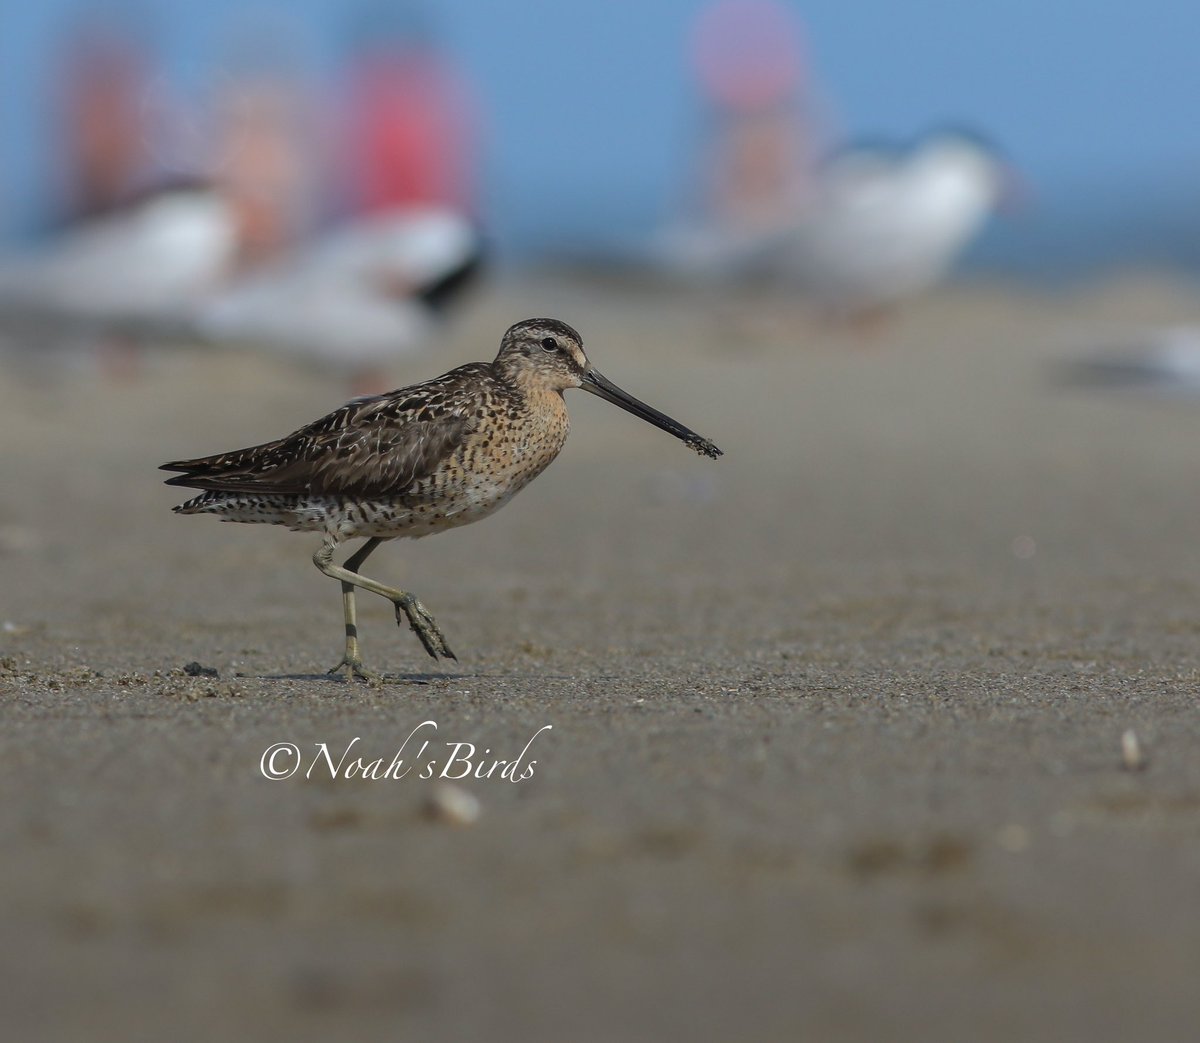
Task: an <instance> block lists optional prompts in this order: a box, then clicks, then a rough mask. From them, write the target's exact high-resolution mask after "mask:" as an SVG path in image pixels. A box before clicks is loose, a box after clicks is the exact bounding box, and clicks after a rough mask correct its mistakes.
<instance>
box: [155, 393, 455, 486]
mask: <svg viewBox="0 0 1200 1043" xmlns="http://www.w3.org/2000/svg"><path fill="white" fill-rule="evenodd" d="M364 413H365V416H357V417H355V416H348V417H344V418H343V423H344V424H345V426H340V427H335V428H334V429H333V430H314V428H316V427H317V425H310V427H308V428H304V429H302V430H300V431H297V432H296V433H295V434H293V435H290V436H288V437H287V438H283V439H280V440H279V441H277V442H269V443H267V444H266V445H263V446H256V447H254V448H253V449H251V450H240V451H239V452H237V453H236V454H227V455H225V456H224V457H210V458H206V460H196V461H188V462H189V463H192V464H194V465H201V466H194V467H192V468H190V469H189V470H190V471H191V473H186V474H181V475H179V476H178V477H176V478H172V479H171V480H170V482H169V484H172V485H184V486H188V487H189V488H193V489H212V490H217V491H224V492H243V493H276V494H292V493H294V494H312V495H329V496H353V497H370V496H385V495H387V496H395V495H399V494H401V493H403V492H404V491H405V490H406V489H408V488H409V487H410V486H411V485H412V484H413V483H414V482H417V481H420V480H421V479H422V478H425V477H427V476H428V475H430V474H432V473H433V472H434V471H435V470H437V468H438V467H439V465H441V464H442V463H443V462H444V461H446V460H448V459H449V458H450V457H452V456H453V455H454V453H455V452H457V451H458V449H459V447H460V446H461V445H462V444H463V441H464V440H465V438H466V436H467V435H468V434H469V433H470V431H471V430H472V429H473V426H474V423H473V421H472V419H471V418H470V417H468V416H463V415H461V414H457V413H446V414H443V415H442V416H439V417H434V418H431V419H425V420H417V419H413V418H412V417H411V416H410V415H408V414H407V413H406V412H405V411H400V414H399V415H398V416H397V415H388V414H386V413H385V414H382V415H381V414H380V412H378V411H364ZM235 461H236V462H235ZM180 463H181V465H182V463H184V462H182V461H181V462H180ZM173 469H174V468H173ZM180 469H183V468H182V466H181V467H180Z"/></svg>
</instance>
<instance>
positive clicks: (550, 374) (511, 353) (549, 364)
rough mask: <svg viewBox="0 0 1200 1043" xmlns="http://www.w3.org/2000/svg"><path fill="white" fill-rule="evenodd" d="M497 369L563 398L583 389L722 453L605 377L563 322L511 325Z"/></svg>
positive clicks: (709, 452) (706, 450) (704, 451)
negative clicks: (562, 395)
mask: <svg viewBox="0 0 1200 1043" xmlns="http://www.w3.org/2000/svg"><path fill="white" fill-rule="evenodd" d="M495 366H496V369H497V371H498V372H499V373H500V374H501V375H502V376H503V377H504V378H505V379H506V380H509V381H511V382H512V383H514V384H517V385H519V386H522V387H525V388H529V387H535V388H540V389H542V390H545V391H557V392H559V393H560V394H561V393H562V392H563V391H565V390H566V389H567V388H583V390H584V391H589V392H591V393H592V394H593V395H597V396H598V397H600V398H602V399H604V400H605V401H607V402H612V403H613V404H614V405H618V406H620V407H621V408H622V409H624V410H626V411H628V412H630V413H632V414H633V415H634V416H639V417H641V418H642V419H643V420H645V421H647V422H648V423H651V424H653V425H654V426H655V427H660V428H662V429H663V430H664V431H666V432H668V433H669V434H672V435H674V436H675V437H676V438H678V439H680V440H681V441H683V442H685V443H686V444H687V445H688V446H689V447H690V448H691V449H693V450H695V451H696V452H697V453H700V454H701V455H702V456H711V457H714V458H715V457H718V456H720V455H721V450H720V449H718V448H717V447H716V446H715V445H713V443H712V442H710V441H709V440H708V439H707V438H702V437H701V436H700V435H698V434H696V432H695V431H692V430H691V429H690V428H687V427H684V426H683V425H682V424H681V423H679V421H677V420H672V419H671V418H670V417H669V416H667V415H666V414H665V413H660V412H659V411H658V410H657V409H655V408H654V407H653V406H648V405H646V403H645V402H641V401H639V400H638V399H636V398H634V397H633V396H632V395H631V394H629V393H628V392H627V391H622V390H621V389H620V388H619V387H617V385H616V384H614V383H613V382H612V381H611V380H608V379H607V378H606V377H603V376H601V375H600V374H599V373H598V372H597V371H596V368H595V367H594V366H593V365H592V364H591V362H590V361H589V360H588V357H587V354H586V353H585V352H584V350H583V338H582V337H580V336H579V334H578V332H576V331H575V330H574V329H572V328H571V327H570V326H568V325H567V324H566V323H565V322H559V321H558V320H557V319H526V320H525V321H524V322H518V323H517V324H516V325H515V326H510V327H509V329H508V332H507V333H505V334H504V339H503V340H502V341H501V342H500V353H499V354H498V355H497V356H496V361H495Z"/></svg>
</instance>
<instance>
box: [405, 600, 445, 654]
mask: <svg viewBox="0 0 1200 1043" xmlns="http://www.w3.org/2000/svg"><path fill="white" fill-rule="evenodd" d="M395 605H396V623H397V624H398V625H399V624H401V623H403V622H404V620H405V619H407V620H408V625H409V626H410V627H411V628H412V632H413V633H414V634H416V635H417V637H418V638H419V639H420V642H421V645H422V647H424V649H425V651H426V652H428V653H429V654H430V655H431V656H433V658H434V659H437V658H438V657H439V656H441V657H442V658H443V659H454V660H457V659H458V656H456V655H455V654H454V653H453V652H451V651H450V645H449V644H447V642H446V637H445V635H444V634H443V633H442V631H441V628H440V627H438V625H437V623H436V622H435V621H434V618H433V616H431V615H430V614H429V611H428V609H426V608H425V606H424V605H422V604H421V602H419V601H418V600H417V599H416V598H415V597H414V596H413V595H412V594H404V595H402V596H401V597H399V598H397V599H396V601H395Z"/></svg>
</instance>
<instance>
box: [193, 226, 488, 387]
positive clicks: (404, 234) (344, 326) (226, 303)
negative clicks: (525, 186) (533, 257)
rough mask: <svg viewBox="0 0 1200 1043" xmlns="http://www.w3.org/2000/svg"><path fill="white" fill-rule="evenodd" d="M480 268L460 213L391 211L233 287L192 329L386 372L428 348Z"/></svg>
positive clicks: (225, 340) (216, 338) (218, 339)
mask: <svg viewBox="0 0 1200 1043" xmlns="http://www.w3.org/2000/svg"><path fill="white" fill-rule="evenodd" d="M481 263H482V247H481V241H480V237H479V234H478V232H477V231H476V230H475V228H474V227H473V225H472V224H471V222H470V221H468V220H467V219H466V218H464V217H463V216H462V215H460V214H458V213H456V212H454V211H450V210H445V209H433V208H430V209H420V210H403V211H393V212H390V213H385V214H382V215H378V216H374V217H371V218H368V219H365V220H360V221H358V222H355V223H353V224H351V225H348V226H345V227H343V228H340V229H338V230H336V231H334V232H332V233H331V234H330V235H329V236H328V237H326V238H325V239H323V240H321V241H319V242H318V243H316V244H315V245H314V246H313V247H311V248H310V249H309V250H307V251H305V252H303V253H301V254H299V255H298V256H296V257H294V258H292V259H290V260H288V261H285V262H282V263H280V264H278V265H273V266H271V267H269V268H266V269H264V270H261V271H257V272H254V273H252V274H249V275H246V276H244V277H242V278H240V279H239V280H237V281H236V282H233V283H231V284H230V285H229V286H228V287H227V288H225V289H224V290H222V291H221V292H219V293H216V294H213V295H211V296H210V297H208V298H207V299H206V300H204V301H203V302H201V304H200V305H199V307H198V308H197V309H196V313H195V325H194V329H195V332H196V333H197V335H198V336H200V337H201V338H203V339H204V340H207V341H210V342H215V343H221V344H254V345H258V346H261V347H265V348H269V349H271V350H273V351H276V352H278V353H280V354H287V355H292V356H294V357H297V358H303V359H306V360H308V361H311V362H316V363H318V364H324V365H328V366H330V367H333V368H348V369H357V368H361V367H365V366H373V365H379V364H383V363H385V362H387V361H388V360H389V359H391V358H395V357H396V356H397V355H399V354H403V353H405V352H410V351H413V350H415V349H417V348H419V347H422V346H423V345H424V342H425V340H426V338H427V337H428V336H429V335H430V333H431V332H432V329H433V327H434V325H435V320H436V319H437V318H438V317H439V316H440V315H441V314H442V313H443V312H444V310H445V309H446V307H447V305H448V304H449V303H450V301H451V300H453V299H454V298H455V297H457V295H458V292H459V291H460V290H461V289H463V288H465V286H466V285H467V284H468V283H469V282H470V281H471V280H472V279H473V278H474V276H475V275H476V274H477V273H478V270H479V268H480V266H481Z"/></svg>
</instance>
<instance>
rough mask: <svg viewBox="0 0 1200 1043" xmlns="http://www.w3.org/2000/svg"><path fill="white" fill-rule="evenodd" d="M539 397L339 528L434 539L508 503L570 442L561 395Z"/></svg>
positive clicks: (359, 533) (356, 533)
mask: <svg viewBox="0 0 1200 1043" xmlns="http://www.w3.org/2000/svg"><path fill="white" fill-rule="evenodd" d="M539 399H542V400H539V401H537V402H535V403H529V404H527V406H526V408H525V409H522V410H519V411H518V410H514V411H513V414H512V415H505V414H504V413H501V414H500V416H499V417H497V418H496V419H495V420H492V421H491V422H489V423H484V424H481V425H480V427H479V429H478V430H476V431H473V432H472V433H471V434H470V435H468V437H467V438H466V439H465V440H464V443H463V445H462V446H461V447H460V448H459V450H458V451H457V452H456V453H455V454H454V455H453V456H451V457H450V458H448V459H447V460H446V461H445V462H444V463H443V464H442V465H441V466H440V467H438V469H437V470H436V471H434V473H433V474H431V475H429V477H427V478H424V479H422V480H420V481H418V482H417V483H416V484H415V485H414V486H413V487H412V488H411V489H409V490H407V491H406V492H405V494H404V495H402V496H399V497H397V498H396V499H394V500H390V501H383V502H379V503H361V504H359V505H357V507H358V510H357V511H356V512H355V513H356V514H357V517H355V518H353V519H350V518H348V519H346V521H347V522H350V523H351V524H349V525H346V524H342V525H339V526H338V528H339V529H340V532H341V535H343V536H351V535H353V536H405V537H412V538H415V537H420V536H428V535H431V534H432V533H435V532H442V531H444V530H445V529H449V528H454V527H456V526H459V525H467V524H469V523H470V522H474V521H479V520H480V519H481V518H486V517H487V516H488V515H489V514H491V513H492V512H494V511H496V510H498V509H499V508H501V507H502V506H504V504H506V503H507V502H508V501H509V500H511V499H512V498H513V497H514V496H515V495H516V494H517V493H518V492H520V491H521V490H522V489H524V488H525V486H527V485H528V484H529V483H530V482H532V481H533V480H534V479H535V478H536V477H537V476H538V475H539V474H541V473H542V471H544V470H545V469H546V468H547V467H548V466H549V465H550V462H551V461H552V460H553V459H554V458H555V457H556V456H558V454H559V451H560V450H561V449H562V447H563V445H564V444H565V442H566V440H567V433H568V431H569V430H570V423H569V421H568V419H567V411H566V407H565V405H564V403H563V399H562V395H560V394H557V393H549V394H546V395H544V396H539ZM489 419H490V418H489ZM351 529H352V530H353V531H352V532H351V531H348V530H351Z"/></svg>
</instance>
